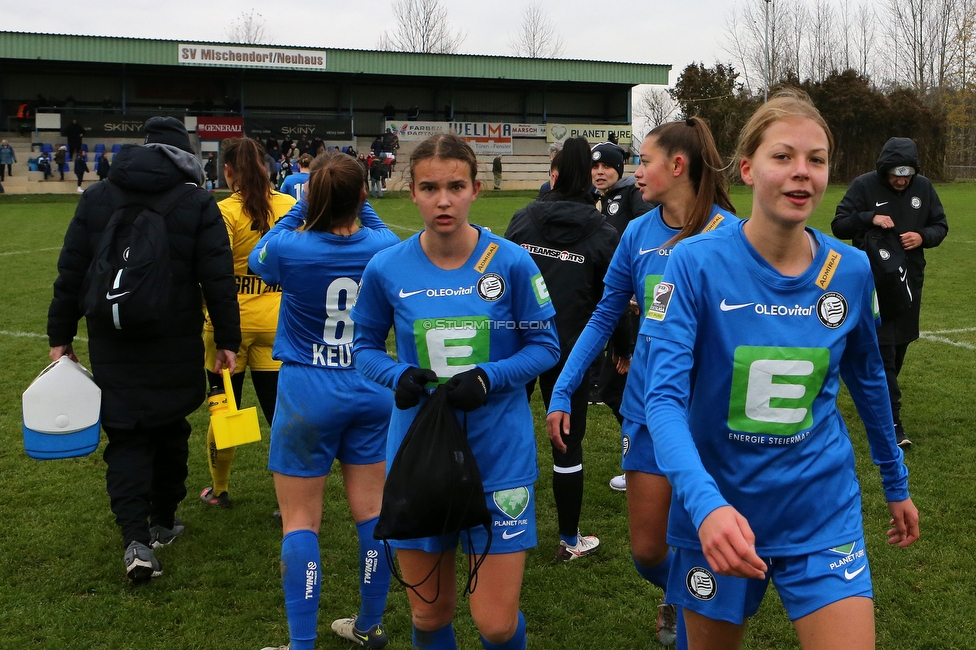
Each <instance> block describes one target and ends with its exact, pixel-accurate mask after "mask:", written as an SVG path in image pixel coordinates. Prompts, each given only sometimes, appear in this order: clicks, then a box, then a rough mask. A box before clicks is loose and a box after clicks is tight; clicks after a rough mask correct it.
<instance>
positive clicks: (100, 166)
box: [95, 151, 111, 181]
mask: <svg viewBox="0 0 976 650" xmlns="http://www.w3.org/2000/svg"><path fill="white" fill-rule="evenodd" d="M110 168H111V165H109V163H108V156H106V155H105V152H104V151H103V152H102V155H101V156H99V157H98V161H97V162H96V163H95V171H96V172H97V173H98V180H100V181H104V180H105V179H106V178H108V170H109V169H110Z"/></svg>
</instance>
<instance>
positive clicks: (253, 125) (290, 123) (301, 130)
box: [244, 117, 352, 142]
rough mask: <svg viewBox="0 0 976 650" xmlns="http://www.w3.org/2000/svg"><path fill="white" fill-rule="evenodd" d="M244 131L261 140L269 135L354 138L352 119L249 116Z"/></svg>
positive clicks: (336, 139)
mask: <svg viewBox="0 0 976 650" xmlns="http://www.w3.org/2000/svg"><path fill="white" fill-rule="evenodd" d="M244 131H245V132H246V133H247V135H248V137H251V138H260V139H261V140H264V139H265V138H269V137H275V138H277V139H279V140H283V139H285V138H291V139H292V140H297V139H298V138H300V137H301V136H303V135H304V136H305V138H306V139H307V140H311V139H312V138H314V137H316V136H318V137H319V138H321V139H322V140H328V141H338V142H348V141H350V140H352V120H351V119H344V120H328V119H324V118H318V117H310V118H305V119H297V118H294V119H289V118H278V117H248V118H246V119H245V120H244Z"/></svg>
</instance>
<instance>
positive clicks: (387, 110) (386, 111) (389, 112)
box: [383, 102, 396, 120]
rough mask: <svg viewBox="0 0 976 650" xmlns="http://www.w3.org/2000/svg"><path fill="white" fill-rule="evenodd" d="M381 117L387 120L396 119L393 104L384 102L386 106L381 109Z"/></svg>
mask: <svg viewBox="0 0 976 650" xmlns="http://www.w3.org/2000/svg"><path fill="white" fill-rule="evenodd" d="M383 117H385V118H386V119H388V120H395V119H396V108H394V106H393V102H386V106H384V107H383Z"/></svg>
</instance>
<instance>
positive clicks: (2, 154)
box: [0, 140, 17, 181]
mask: <svg viewBox="0 0 976 650" xmlns="http://www.w3.org/2000/svg"><path fill="white" fill-rule="evenodd" d="M15 162H17V154H15V153H14V148H13V147H11V146H10V144H9V143H8V142H7V141H6V140H4V141H3V142H0V181H2V180H3V169H4V167H6V168H7V173H8V174H10V175H11V176H13V175H14V168H13V164H14V163H15Z"/></svg>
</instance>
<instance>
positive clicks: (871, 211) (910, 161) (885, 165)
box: [830, 138, 949, 448]
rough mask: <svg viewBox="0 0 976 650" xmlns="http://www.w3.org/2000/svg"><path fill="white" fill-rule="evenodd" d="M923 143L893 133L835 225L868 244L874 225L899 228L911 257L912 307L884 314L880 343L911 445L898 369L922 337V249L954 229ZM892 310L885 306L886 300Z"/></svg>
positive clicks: (837, 231)
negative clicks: (926, 165) (924, 159)
mask: <svg viewBox="0 0 976 650" xmlns="http://www.w3.org/2000/svg"><path fill="white" fill-rule="evenodd" d="M918 169H919V164H918V148H917V147H916V146H915V143H914V142H913V141H912V140H911V139H909V138H891V139H889V140H888V142H886V143H885V145H884V148H883V149H882V150H881V155H880V156H878V163H877V171H874V172H868V173H867V174H862V175H861V176H858V177H857V178H855V179H854V182H853V183H851V186H850V188H848V190H847V194H845V195H844V198H843V199H842V200H841V202H840V204H839V205H838V206H837V211H836V213H835V215H834V220H833V221H832V222H831V224H830V228H831V230H832V231H833V233H834V236H836V237H840V238H843V239H852V240H853V243H854V245H855V246H857V247H858V248H860V249H862V250H863V249H864V235H865V233H867V232H868V231H869V230H871V229H873V228H885V229H887V228H894V229H895V231H896V232H897V233H898V235H899V239H900V241H901V245H902V247H903V248H904V249H905V257H906V261H907V263H908V281H909V285H910V286H911V289H912V306H911V309H909V310H907V311H904V312H902V313H900V314H898V315H897V316H895V317H893V318H882V319H881V327H880V328H878V343H879V345H880V347H881V358H882V359H883V360H884V364H885V376H886V377H887V379H888V392H889V393H890V395H891V414H892V416H893V417H894V420H895V434H896V436H897V438H898V445H899V446H900V447H903V448H907V447H910V446H911V444H912V443H911V441H910V440H909V439H908V436H907V434H906V433H905V427H904V426H903V425H902V422H901V389H900V388H899V387H898V374H899V373H900V372H901V367H902V364H903V363H904V361H905V352H906V351H907V350H908V345H909V343H911V342H912V341H914V340H916V339H917V338H918V320H919V313H920V309H921V306H922V282H923V280H924V275H925V273H924V272H925V253H924V252H923V249H925V248H934V247H936V246H938V245H939V244H941V243H942V240H943V239H945V238H946V235H947V234H948V233H949V226H948V224H947V223H946V216H945V211H944V210H943V209H942V202H941V201H940V200H939V195H938V194H936V192H935V188H934V187H932V182H931V181H929V179H927V178H925V177H924V176H922V175H920V174H919V173H918ZM881 307H882V311H883V312H887V309H886V306H885V305H881Z"/></svg>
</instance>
